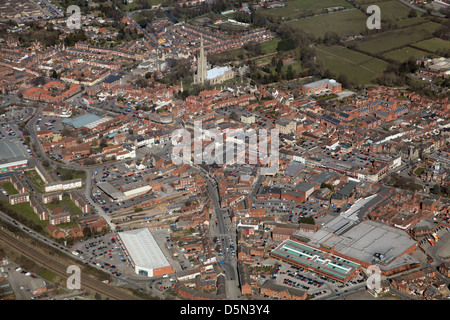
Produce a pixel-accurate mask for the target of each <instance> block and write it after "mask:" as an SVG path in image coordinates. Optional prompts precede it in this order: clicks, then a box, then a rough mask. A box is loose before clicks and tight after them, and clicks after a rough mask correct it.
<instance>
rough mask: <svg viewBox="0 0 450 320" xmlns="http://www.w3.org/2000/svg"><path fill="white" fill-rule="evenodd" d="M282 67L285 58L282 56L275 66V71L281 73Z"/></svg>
mask: <svg viewBox="0 0 450 320" xmlns="http://www.w3.org/2000/svg"><path fill="white" fill-rule="evenodd" d="M282 68H283V60H282V59H281V58H280V59H278V62H277V66H276V67H275V71H276V72H277V73H280V72H281V69H282Z"/></svg>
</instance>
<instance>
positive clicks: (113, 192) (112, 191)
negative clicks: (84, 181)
mask: <svg viewBox="0 0 450 320" xmlns="http://www.w3.org/2000/svg"><path fill="white" fill-rule="evenodd" d="M97 187H98V188H99V189H101V190H103V192H105V193H106V194H107V195H109V196H110V197H111V198H113V199H121V198H124V197H125V195H124V193H123V192H122V191H119V190H117V189H116V188H115V187H114V186H113V185H112V184H111V183H109V182H98V183H97Z"/></svg>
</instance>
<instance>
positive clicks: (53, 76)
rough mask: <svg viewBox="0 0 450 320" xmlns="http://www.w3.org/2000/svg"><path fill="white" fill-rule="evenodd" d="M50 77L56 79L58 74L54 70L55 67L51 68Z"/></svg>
mask: <svg viewBox="0 0 450 320" xmlns="http://www.w3.org/2000/svg"><path fill="white" fill-rule="evenodd" d="M52 78H53V79H57V78H58V74H57V73H56V70H55V69H53V72H52Z"/></svg>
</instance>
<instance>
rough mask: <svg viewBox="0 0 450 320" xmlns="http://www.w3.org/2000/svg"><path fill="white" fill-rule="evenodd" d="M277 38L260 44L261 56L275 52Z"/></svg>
mask: <svg viewBox="0 0 450 320" xmlns="http://www.w3.org/2000/svg"><path fill="white" fill-rule="evenodd" d="M278 42H280V39H279V38H275V39H271V40H268V41H264V42H260V43H259V44H260V45H261V50H262V54H268V53H272V52H275V51H277V47H278Z"/></svg>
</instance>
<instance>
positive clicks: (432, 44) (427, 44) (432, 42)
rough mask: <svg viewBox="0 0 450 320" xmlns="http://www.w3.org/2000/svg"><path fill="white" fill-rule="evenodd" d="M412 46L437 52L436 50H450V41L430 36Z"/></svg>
mask: <svg viewBox="0 0 450 320" xmlns="http://www.w3.org/2000/svg"><path fill="white" fill-rule="evenodd" d="M414 47H417V48H420V49H423V50H427V51H431V52H438V51H449V50H450V41H448V40H443V39H440V38H432V39H428V40H424V41H419V42H416V43H414Z"/></svg>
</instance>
